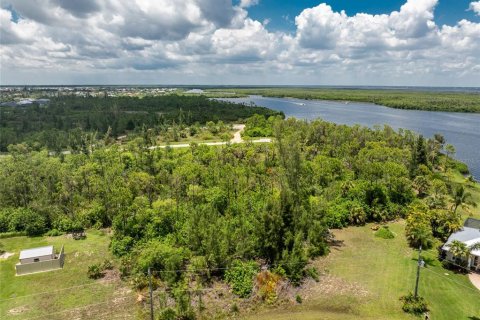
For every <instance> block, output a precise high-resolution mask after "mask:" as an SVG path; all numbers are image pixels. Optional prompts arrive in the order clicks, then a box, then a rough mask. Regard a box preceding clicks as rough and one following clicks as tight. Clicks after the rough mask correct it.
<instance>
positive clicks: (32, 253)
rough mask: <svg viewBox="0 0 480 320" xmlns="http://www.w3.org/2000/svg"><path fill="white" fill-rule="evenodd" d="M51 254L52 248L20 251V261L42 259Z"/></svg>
mask: <svg viewBox="0 0 480 320" xmlns="http://www.w3.org/2000/svg"><path fill="white" fill-rule="evenodd" d="M52 254H53V246H46V247H38V248H32V249H27V250H22V251H20V259H28V258H36V257H43V256H48V255H52Z"/></svg>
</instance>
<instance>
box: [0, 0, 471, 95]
mask: <svg viewBox="0 0 480 320" xmlns="http://www.w3.org/2000/svg"><path fill="white" fill-rule="evenodd" d="M39 4H41V5H39ZM359 13H362V14H359ZM380 14H381V15H380ZM479 52H480V0H390V1H381V0H323V1H322V0H319V1H318V0H317V1H311V0H288V1H286V0H182V1H179V0H81V1H73V0H71V1H70V0H69V1H65V0H37V1H33V0H2V2H1V7H0V61H1V63H0V85H2V84H20V85H24V84H130V83H131V84H212V85H215V84H231V85H236V84H241V85H249V84H251V85H270V84H279V85H302V84H305V85H392V86H403V85H413V86H415V85H417V86H480V54H479Z"/></svg>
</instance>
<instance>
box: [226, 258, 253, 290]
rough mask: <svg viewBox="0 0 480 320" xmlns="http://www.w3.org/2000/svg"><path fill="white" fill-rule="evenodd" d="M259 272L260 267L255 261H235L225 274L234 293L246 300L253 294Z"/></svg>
mask: <svg viewBox="0 0 480 320" xmlns="http://www.w3.org/2000/svg"><path fill="white" fill-rule="evenodd" d="M257 272H258V265H257V263H256V262H255V261H246V262H244V261H240V260H235V261H234V262H233V263H232V266H231V267H230V268H229V269H228V270H227V272H226V273H225V281H226V282H227V283H228V284H230V285H231V286H232V290H233V293H235V294H236V295H238V296H240V297H242V298H245V297H248V296H249V295H250V293H251V292H252V288H253V280H254V277H255V275H256V274H257Z"/></svg>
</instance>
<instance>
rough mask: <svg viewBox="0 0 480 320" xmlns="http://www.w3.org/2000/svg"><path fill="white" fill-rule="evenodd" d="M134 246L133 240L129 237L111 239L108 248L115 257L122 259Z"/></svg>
mask: <svg viewBox="0 0 480 320" xmlns="http://www.w3.org/2000/svg"><path fill="white" fill-rule="evenodd" d="M133 245H134V241H133V238H132V237H130V236H126V237H123V238H120V239H118V238H113V239H112V242H110V248H111V249H112V253H113V254H114V255H115V256H117V257H122V256H124V255H126V254H127V253H129V252H130V250H131V249H132V247H133Z"/></svg>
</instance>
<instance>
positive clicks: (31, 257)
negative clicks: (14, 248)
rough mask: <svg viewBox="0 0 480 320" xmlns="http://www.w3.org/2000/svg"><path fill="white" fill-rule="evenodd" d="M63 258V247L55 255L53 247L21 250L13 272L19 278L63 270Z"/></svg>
mask: <svg viewBox="0 0 480 320" xmlns="http://www.w3.org/2000/svg"><path fill="white" fill-rule="evenodd" d="M64 258H65V254H64V248H63V246H62V249H61V250H60V253H59V254H55V249H54V247H53V246H46V247H39V248H32V249H27V250H22V251H21V252H20V257H19V260H20V262H19V263H17V264H16V265H15V271H16V274H17V275H18V276H19V275H24V274H30V273H37V272H44V271H51V270H56V269H61V268H63V262H64Z"/></svg>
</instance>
